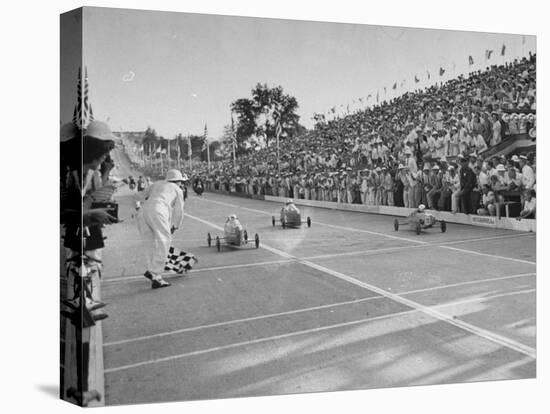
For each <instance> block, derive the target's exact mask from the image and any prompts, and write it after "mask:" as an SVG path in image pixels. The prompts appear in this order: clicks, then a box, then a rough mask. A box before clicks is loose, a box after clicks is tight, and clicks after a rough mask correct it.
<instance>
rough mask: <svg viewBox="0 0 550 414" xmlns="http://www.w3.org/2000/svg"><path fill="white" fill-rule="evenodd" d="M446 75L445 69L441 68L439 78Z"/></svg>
mask: <svg viewBox="0 0 550 414" xmlns="http://www.w3.org/2000/svg"><path fill="white" fill-rule="evenodd" d="M444 73H445V69H443V68H442V67H440V68H439V76H443V74H444Z"/></svg>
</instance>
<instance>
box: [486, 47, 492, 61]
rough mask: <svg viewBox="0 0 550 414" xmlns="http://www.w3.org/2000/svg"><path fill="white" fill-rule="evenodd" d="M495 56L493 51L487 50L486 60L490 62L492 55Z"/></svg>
mask: <svg viewBox="0 0 550 414" xmlns="http://www.w3.org/2000/svg"><path fill="white" fill-rule="evenodd" d="M492 54H493V51H492V50H489V49H487V50H485V60H489V59H491V55H492Z"/></svg>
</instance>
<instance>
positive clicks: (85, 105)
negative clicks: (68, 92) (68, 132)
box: [73, 67, 94, 129]
mask: <svg viewBox="0 0 550 414" xmlns="http://www.w3.org/2000/svg"><path fill="white" fill-rule="evenodd" d="M76 88H77V101H76V105H75V107H74V112H73V123H74V124H75V125H77V126H78V127H79V128H81V129H84V128H85V127H86V126H87V125H88V123H90V122H91V121H93V120H94V112H93V110H92V104H91V103H89V102H88V68H87V67H84V87H83V86H82V68H78V82H77V85H76Z"/></svg>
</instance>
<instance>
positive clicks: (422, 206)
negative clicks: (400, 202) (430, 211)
mask: <svg viewBox="0 0 550 414" xmlns="http://www.w3.org/2000/svg"><path fill="white" fill-rule="evenodd" d="M418 209H419V210H420V211H424V210H426V206H425V205H424V204H420V205H419V206H418Z"/></svg>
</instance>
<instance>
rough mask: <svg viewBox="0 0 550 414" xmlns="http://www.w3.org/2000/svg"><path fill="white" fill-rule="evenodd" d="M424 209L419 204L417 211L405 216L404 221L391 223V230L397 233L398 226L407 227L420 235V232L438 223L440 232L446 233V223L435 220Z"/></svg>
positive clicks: (396, 220)
mask: <svg viewBox="0 0 550 414" xmlns="http://www.w3.org/2000/svg"><path fill="white" fill-rule="evenodd" d="M425 209H426V207H425V206H424V205H423V204H421V205H419V206H418V209H417V210H415V211H413V212H412V213H411V214H409V215H408V216H407V218H406V219H405V221H401V222H400V221H399V219H395V220H394V222H393V228H394V229H395V231H398V230H399V226H404V225H408V226H409V227H410V228H413V229H414V230H415V231H416V234H420V233H421V232H422V230H426V229H429V228H432V227H434V226H435V225H436V224H437V223H439V228H440V229H441V232H442V233H445V232H446V231H447V223H445V221H444V220H436V218H435V217H434V216H433V215H432V214H430V213H426V212H425Z"/></svg>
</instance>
